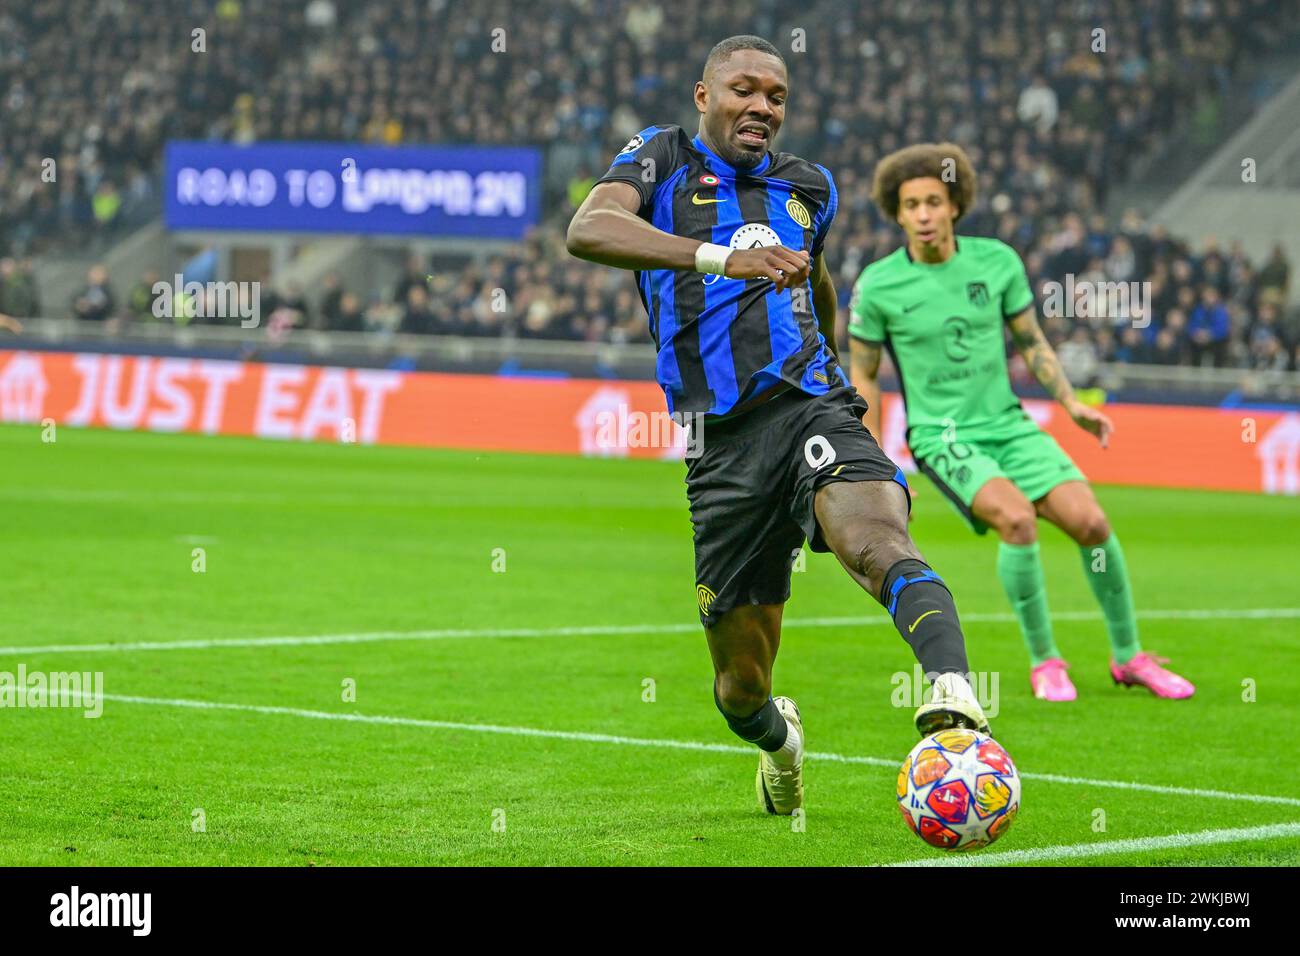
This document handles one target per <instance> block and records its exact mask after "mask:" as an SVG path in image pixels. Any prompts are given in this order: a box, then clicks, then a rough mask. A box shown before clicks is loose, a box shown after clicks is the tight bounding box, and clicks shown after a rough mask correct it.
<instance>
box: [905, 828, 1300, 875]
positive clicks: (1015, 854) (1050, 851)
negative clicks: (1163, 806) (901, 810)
mask: <svg viewBox="0 0 1300 956" xmlns="http://www.w3.org/2000/svg"><path fill="white" fill-rule="evenodd" d="M1284 837H1300V823H1270V824H1267V825H1265V826H1258V827H1239V828H1237V829H1233V830H1198V831H1196V832H1194V833H1171V834H1169V835H1168V836H1159V837H1137V838H1135V839H1131V840H1103V841H1101V842H1099V843H1072V844H1066V845H1064V846H1044V847H1038V848H1036V849H1032V850H1008V851H1006V852H1005V853H978V854H965V855H962V854H953V855H951V856H935V857H926V858H925V859H921V860H903V861H901V862H899V863H889V864H886V865H887V866H1004V865H1006V864H1008V863H1048V862H1051V861H1053V860H1078V859H1082V858H1083V857H1089V856H1105V855H1106V854H1108V853H1128V852H1131V851H1137V852H1141V853H1150V852H1152V851H1154V850H1172V849H1179V848H1181V847H1189V846H1209V845H1211V844H1214V843H1240V842H1242V841H1244V840H1280V839H1282V838H1284Z"/></svg>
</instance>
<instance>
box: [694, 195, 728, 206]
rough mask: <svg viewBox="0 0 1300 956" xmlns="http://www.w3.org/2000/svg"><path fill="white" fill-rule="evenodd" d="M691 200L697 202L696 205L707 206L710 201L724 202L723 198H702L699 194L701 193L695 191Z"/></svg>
mask: <svg viewBox="0 0 1300 956" xmlns="http://www.w3.org/2000/svg"><path fill="white" fill-rule="evenodd" d="M691 202H693V203H695V205H697V206H707V205H708V204H709V203H714V202H722V200H721V199H701V198H700V194H699V193H695V194H694V195H693V196H691Z"/></svg>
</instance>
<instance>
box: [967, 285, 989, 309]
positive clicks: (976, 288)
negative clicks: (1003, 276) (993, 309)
mask: <svg viewBox="0 0 1300 956" xmlns="http://www.w3.org/2000/svg"><path fill="white" fill-rule="evenodd" d="M966 295H967V296H968V297H969V298H970V304H971V305H974V306H985V305H988V304H989V289H988V286H986V285H985V284H984V283H983V282H967V283H966Z"/></svg>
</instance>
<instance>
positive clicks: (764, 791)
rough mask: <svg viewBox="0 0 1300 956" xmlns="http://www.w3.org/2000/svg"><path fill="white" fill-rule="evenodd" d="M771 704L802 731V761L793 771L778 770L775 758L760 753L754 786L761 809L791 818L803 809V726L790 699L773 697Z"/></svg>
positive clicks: (797, 761) (797, 710) (786, 768)
mask: <svg viewBox="0 0 1300 956" xmlns="http://www.w3.org/2000/svg"><path fill="white" fill-rule="evenodd" d="M772 703H774V704H775V705H776V709H777V710H779V711H780V712H781V716H783V717H784V718H785V719H786V720H787V721H789V722H790V723H791V724H793V725H794V726H795V728H796V729H797V730H798V731H799V740H800V743H799V759H798V760H796V761H795V764H794V766H793V767H778V766H777V765H776V763H775V762H774V761H773V760H772V755H771V754H769V753H768V752H767V751H765V750H760V751H759V752H758V776H757V777H756V778H755V781H754V785H755V789H756V790H757V791H758V805H759V806H760V807H762V808H763V809H764V810H766V811H767V812H768V813H775V814H779V815H780V816H786V817H788V816H789V815H790V814H792V813H794V811H795V810H798V809H799V808H800V807H802V806H803V754H804V745H803V723H802V721H801V720H800V719H799V708H798V706H796V705H795V702H794V701H792V700H791V699H790V698H789V697H774V698H772Z"/></svg>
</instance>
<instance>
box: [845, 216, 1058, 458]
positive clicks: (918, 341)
mask: <svg viewBox="0 0 1300 956" xmlns="http://www.w3.org/2000/svg"><path fill="white" fill-rule="evenodd" d="M956 243H957V248H956V251H955V252H954V253H953V254H952V256H950V257H949V258H948V260H947V261H946V262H941V263H939V264H937V265H927V264H926V263H923V262H914V261H912V258H911V256H910V255H909V254H908V251H907V247H906V246H904V247H903V248H901V249H898V250H897V251H895V252H893V253H892V254H890V255H888V256H885V258H883V259H880V260H879V261H877V262H873V263H872V264H871V265H869V266H867V267H866V268H865V269H863V270H862V275H861V276H859V277H858V281H857V282H856V283H855V284H854V287H853V300H852V302H851V304H850V306H849V310H850V312H851V313H852V315H851V318H850V320H849V333H850V334H851V335H853V336H854V337H856V338H858V339H862V340H863V341H866V342H872V343H877V344H881V345H883V346H884V347H885V348H886V349H887V350H888V352H889V355H890V357H891V358H892V359H893V361H894V367H895V368H896V369H897V370H898V378H899V385H900V387H901V388H902V390H903V401H904V403H905V405H906V406H907V429H908V442H909V444H911V443H914V441H915V440H916V439H917V438H922V439H924V438H925V437H927V436H930V435H933V434H935V433H936V432H940V431H942V430H943V429H944V428H945V427H948V428H954V429H955V431H956V432H957V433H958V434H959V435H962V436H964V437H965V438H969V439H979V438H982V437H983V438H992V437H995V436H996V437H1005V436H1006V435H1007V434H1008V433H1009V432H1018V431H1022V430H1025V428H1026V425H1028V427H1030V428H1032V427H1034V426H1033V423H1032V421H1031V420H1030V419H1029V417H1028V416H1027V415H1026V414H1025V413H1024V410H1023V409H1022V408H1021V406H1020V400H1019V399H1018V398H1016V395H1015V393H1014V392H1012V391H1011V382H1010V380H1009V379H1008V377H1007V357H1006V356H1007V353H1006V344H1005V341H1004V339H1003V332H1002V327H1003V323H1004V322H1005V321H1006V320H1008V319H1011V318H1013V317H1015V316H1017V315H1019V314H1020V313H1021V312H1023V311H1024V310H1025V309H1027V308H1028V307H1029V306H1031V305H1033V302H1034V294H1033V292H1032V290H1031V289H1030V288H1029V279H1028V278H1027V277H1026V275H1025V267H1024V265H1023V263H1021V261H1020V257H1019V256H1018V255H1016V252H1015V250H1014V249H1012V248H1011V247H1010V246H1008V245H1007V244H1006V243H1004V242H1002V241H1000V240H998V239H980V238H975V237H971V236H959V237H957V238H956Z"/></svg>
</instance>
